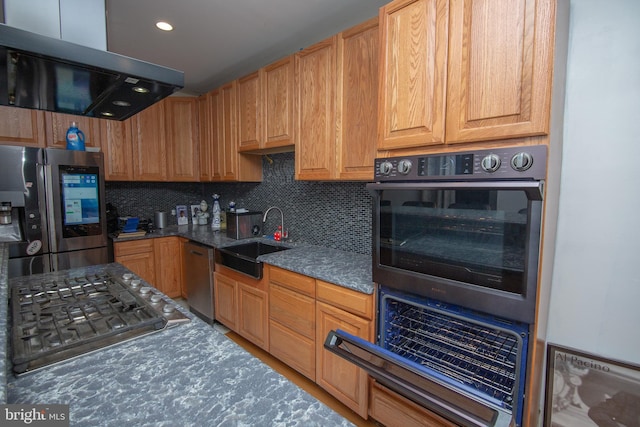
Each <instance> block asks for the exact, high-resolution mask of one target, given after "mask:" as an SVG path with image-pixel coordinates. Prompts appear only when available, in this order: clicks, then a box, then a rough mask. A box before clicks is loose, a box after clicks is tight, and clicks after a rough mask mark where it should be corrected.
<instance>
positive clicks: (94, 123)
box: [44, 111, 103, 149]
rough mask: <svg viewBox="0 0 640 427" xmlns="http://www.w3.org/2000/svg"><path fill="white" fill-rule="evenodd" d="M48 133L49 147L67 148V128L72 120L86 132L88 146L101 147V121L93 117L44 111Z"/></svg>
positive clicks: (85, 140) (86, 144)
mask: <svg viewBox="0 0 640 427" xmlns="http://www.w3.org/2000/svg"><path fill="white" fill-rule="evenodd" d="M44 117H45V123H46V134H47V147H55V148H63V149H66V148H67V130H68V129H69V126H71V123H72V122H75V123H76V124H77V126H78V129H80V130H81V131H82V133H84V143H85V146H87V147H98V148H100V146H101V143H100V121H102V120H103V119H94V118H91V117H82V116H73V115H71V114H62V113H52V112H50V111H46V112H45V113H44Z"/></svg>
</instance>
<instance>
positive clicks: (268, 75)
mask: <svg viewBox="0 0 640 427" xmlns="http://www.w3.org/2000/svg"><path fill="white" fill-rule="evenodd" d="M293 91H294V60H293V56H288V57H286V58H284V59H281V60H279V61H276V62H274V63H273V64H270V65H268V66H266V67H263V68H261V69H260V70H258V71H256V72H254V73H252V74H250V75H248V76H246V77H243V78H241V79H238V151H240V152H243V151H248V152H277V151H285V150H286V149H287V148H293V144H294V140H293V126H294V122H293V120H294V106H293ZM283 147H285V148H284V149H283Z"/></svg>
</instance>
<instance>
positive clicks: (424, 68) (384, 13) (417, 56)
mask: <svg viewBox="0 0 640 427" xmlns="http://www.w3.org/2000/svg"><path fill="white" fill-rule="evenodd" d="M448 6H449V2H448V1H447V0H396V1H393V2H391V3H388V4H387V5H385V6H383V7H382V8H381V9H380V46H381V48H380V75H379V85H380V86H379V100H378V126H379V129H378V150H390V149H398V148H409V147H417V146H423V145H434V144H443V143H444V132H445V110H446V107H445V101H446V96H445V89H446V77H447V74H446V72H447V68H446V63H447V37H448V35H447V31H448V21H449V17H448Z"/></svg>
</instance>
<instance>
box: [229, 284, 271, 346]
mask: <svg viewBox="0 0 640 427" xmlns="http://www.w3.org/2000/svg"><path fill="white" fill-rule="evenodd" d="M268 300H269V299H268V297H267V293H266V292H264V291H262V290H260V289H256V288H254V287H252V286H247V285H245V284H243V283H240V282H238V315H239V316H238V330H237V332H238V333H239V334H240V335H242V336H243V337H245V338H246V339H248V340H249V341H251V342H252V343H254V344H255V345H257V346H258V347H260V348H262V349H264V350H267V351H269V315H268V312H269V311H268V308H269V307H268Z"/></svg>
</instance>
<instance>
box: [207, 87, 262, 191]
mask: <svg viewBox="0 0 640 427" xmlns="http://www.w3.org/2000/svg"><path fill="white" fill-rule="evenodd" d="M237 83H238V81H237V80H234V81H233V82H231V83H228V84H226V85H224V86H222V87H220V88H219V89H218V92H219V94H218V97H217V98H218V99H217V111H216V114H217V121H216V127H217V128H218V130H217V144H214V147H215V145H217V146H218V155H219V156H220V157H221V160H220V170H221V173H220V179H221V180H222V181H234V182H238V181H248V182H258V181H262V157H261V156H255V155H250V154H243V153H239V152H238V128H237V108H236V102H237ZM214 132H215V131H214ZM214 139H215V138H214ZM214 149H215V148H214Z"/></svg>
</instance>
